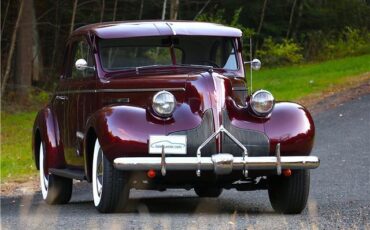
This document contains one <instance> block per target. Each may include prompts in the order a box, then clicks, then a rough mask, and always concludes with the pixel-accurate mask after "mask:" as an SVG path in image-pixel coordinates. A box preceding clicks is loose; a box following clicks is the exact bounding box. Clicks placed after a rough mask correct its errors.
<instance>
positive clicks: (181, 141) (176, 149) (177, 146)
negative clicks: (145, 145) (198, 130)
mask: <svg viewBox="0 0 370 230" xmlns="http://www.w3.org/2000/svg"><path fill="white" fill-rule="evenodd" d="M162 148H164V153H165V154H186V136H181V135H177V136H155V135H153V136H150V137H149V153H150V154H161V153H162Z"/></svg>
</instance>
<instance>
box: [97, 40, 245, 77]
mask: <svg viewBox="0 0 370 230" xmlns="http://www.w3.org/2000/svg"><path fill="white" fill-rule="evenodd" d="M233 40H234V39H233V38H228V37H210V36H171V37H168V36H167V37H141V38H124V39H105V40H100V41H99V52H100V58H101V63H102V66H103V68H104V69H105V70H108V71H115V70H124V69H130V68H136V67H142V66H155V65H159V66H162V65H204V66H212V67H214V68H223V69H227V70H236V69H237V68H238V65H237V59H236V53H235V48H234V42H233Z"/></svg>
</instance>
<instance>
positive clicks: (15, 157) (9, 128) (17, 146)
mask: <svg viewBox="0 0 370 230" xmlns="http://www.w3.org/2000/svg"><path fill="white" fill-rule="evenodd" d="M35 117H36V112H20V113H14V114H8V113H5V112H2V113H1V181H2V182H3V181H8V180H20V181H24V180H26V179H27V178H29V177H31V176H34V175H36V173H37V171H36V167H35V164H34V163H33V160H32V150H31V136H32V127H33V121H34V119H35Z"/></svg>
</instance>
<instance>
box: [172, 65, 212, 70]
mask: <svg viewBox="0 0 370 230" xmlns="http://www.w3.org/2000/svg"><path fill="white" fill-rule="evenodd" d="M174 66H185V67H186V66H189V67H194V68H203V69H213V66H211V65H196V64H176V65H174Z"/></svg>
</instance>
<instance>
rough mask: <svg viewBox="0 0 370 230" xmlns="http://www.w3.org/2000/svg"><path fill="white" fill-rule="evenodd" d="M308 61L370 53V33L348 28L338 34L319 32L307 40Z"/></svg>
mask: <svg viewBox="0 0 370 230" xmlns="http://www.w3.org/2000/svg"><path fill="white" fill-rule="evenodd" d="M305 40H306V44H305V50H306V54H305V57H306V59H307V60H328V59H334V58H342V57H347V56H357V55H362V54H367V53H370V42H369V41H370V33H369V32H368V31H367V30H360V29H353V28H350V27H346V28H345V29H344V30H343V31H341V32H339V33H336V32H330V33H324V32H322V31H317V32H315V33H309V34H308V35H307V36H306V38H305Z"/></svg>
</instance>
